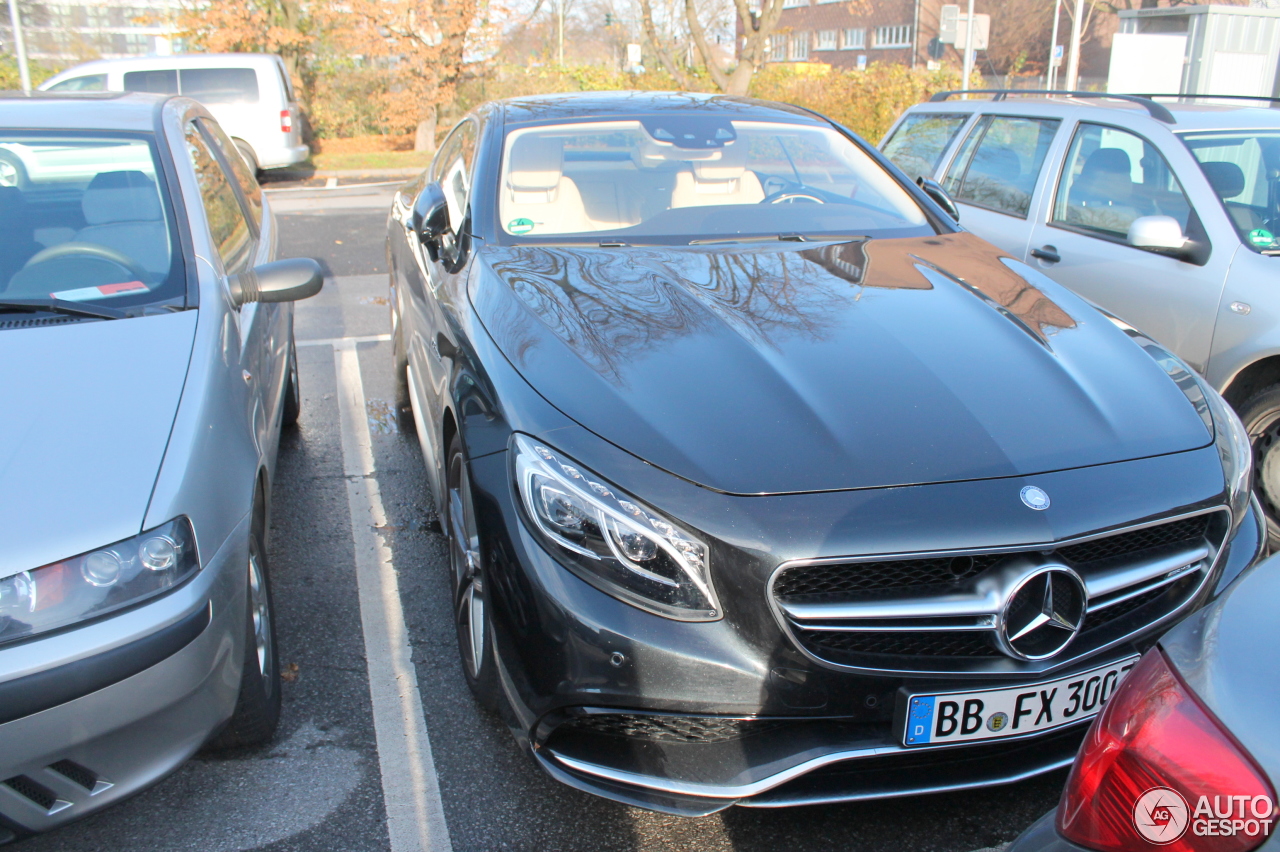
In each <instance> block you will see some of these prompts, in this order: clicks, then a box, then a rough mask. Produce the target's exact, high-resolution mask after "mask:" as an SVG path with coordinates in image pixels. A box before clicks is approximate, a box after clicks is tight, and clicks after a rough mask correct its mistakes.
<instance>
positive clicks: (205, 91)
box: [178, 68, 258, 104]
mask: <svg viewBox="0 0 1280 852" xmlns="http://www.w3.org/2000/svg"><path fill="white" fill-rule="evenodd" d="M178 77H179V82H180V83H181V84H182V94H184V95H186V96H187V97H189V98H195V99H196V100H198V101H199V102H200V103H202V104H256V103H257V102H258V72H256V71H254V70H253V69H252V68H183V69H182V71H181V73H180V74H179V75H178Z"/></svg>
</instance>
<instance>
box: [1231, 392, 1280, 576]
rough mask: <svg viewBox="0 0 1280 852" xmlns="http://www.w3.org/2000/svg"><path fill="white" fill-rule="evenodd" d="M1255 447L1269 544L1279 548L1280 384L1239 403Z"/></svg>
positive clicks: (1257, 481) (1256, 490) (1255, 487)
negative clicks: (1242, 403)
mask: <svg viewBox="0 0 1280 852" xmlns="http://www.w3.org/2000/svg"><path fill="white" fill-rule="evenodd" d="M1240 420H1241V421H1243V422H1244V428H1245V431H1246V432H1248V434H1249V443H1250V444H1251V445H1252V446H1253V490H1254V493H1255V494H1257V495H1258V502H1260V503H1261V504H1262V512H1263V514H1264V515H1266V518H1267V546H1268V549H1269V550H1270V552H1272V553H1275V552H1276V551H1277V550H1280V385H1273V386H1272V387H1269V388H1267V389H1266V390H1264V391H1262V392H1261V393H1258V394H1255V395H1254V396H1253V397H1252V398H1250V399H1249V401H1248V402H1246V403H1245V404H1244V405H1242V406H1240Z"/></svg>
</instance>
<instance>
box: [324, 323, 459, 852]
mask: <svg viewBox="0 0 1280 852" xmlns="http://www.w3.org/2000/svg"><path fill="white" fill-rule="evenodd" d="M385 336H386V335H378V337H379V338H382V337H385ZM359 340H360V338H338V339H335V340H333V341H331V342H332V345H333V354H334V367H335V369H336V370H337V377H338V408H339V411H340V414H341V418H342V463H343V472H344V474H345V475H346V480H347V507H348V509H349V510H350V512H351V533H352V537H353V539H354V543H355V561H356V580H357V584H358V586H359V590H360V623H361V626H362V627H363V631H364V649H365V661H366V664H367V666H368V670H369V697H370V699H371V701H372V704H373V730H374V735H375V737H376V738H377V743H378V766H379V769H380V770H381V772H382V798H383V801H384V803H385V805H386V810H387V833H388V834H389V835H390V838H391V852H452V849H453V845H452V843H451V842H450V840H449V827H448V825H447V824H446V823H445V819H444V807H443V805H442V804H441V801H440V783H439V779H438V778H437V777H436V768H435V762H434V761H433V760H432V757H431V741H430V740H429V739H428V738H427V724H426V721H425V719H424V718H423V713H422V696H421V694H420V693H419V692H418V676H417V673H416V671H415V670H414V667H413V660H412V659H411V656H410V650H409V636H408V632H407V631H406V629H405V624H404V609H403V608H402V606H401V604H400V589H399V584H398V582H397V581H396V571H395V567H394V566H393V565H392V563H391V551H390V549H389V548H388V547H387V544H386V542H385V540H384V539H383V537H382V535H380V534H378V533H376V532H375V531H374V529H375V527H383V526H386V525H387V517H386V512H385V511H384V510H383V506H382V496H381V494H380V492H379V490H378V480H377V479H376V478H374V464H373V444H372V440H371V439H370V435H369V421H368V415H367V414H366V412H365V398H364V382H363V381H362V380H361V378H360V355H359V353H358V352H357V351H356V343H357V342H358V341H359ZM299 344H300V345H301V344H302V341H299Z"/></svg>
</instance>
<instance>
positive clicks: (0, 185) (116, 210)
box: [0, 131, 185, 313]
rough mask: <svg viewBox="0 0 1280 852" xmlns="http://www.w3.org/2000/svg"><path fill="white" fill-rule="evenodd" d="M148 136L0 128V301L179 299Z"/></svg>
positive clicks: (131, 305) (130, 306) (133, 304)
mask: <svg viewBox="0 0 1280 852" xmlns="http://www.w3.org/2000/svg"><path fill="white" fill-rule="evenodd" d="M156 175H157V167H156V157H155V151H154V148H153V145H152V142H151V137H150V136H144V135H141V134H137V135H128V134H120V135H115V134H112V135H109V136H108V135H104V134H93V135H81V134H71V133H66V134H51V133H15V132H13V131H0V302H2V301H5V300H21V299H49V298H54V299H60V300H64V301H68V302H85V303H93V304H100V305H109V306H110V307H112V308H118V309H121V310H124V311H127V312H130V313H133V312H134V309H138V308H141V307H144V306H167V305H177V306H181V305H183V304H184V303H185V282H184V280H183V275H182V270H181V263H180V254H179V253H178V252H177V251H176V250H175V248H174V246H175V239H174V234H173V231H172V227H171V222H172V221H173V220H172V216H171V215H170V213H169V203H168V199H167V197H166V195H165V192H164V190H163V182H162V181H158V180H157V178H156Z"/></svg>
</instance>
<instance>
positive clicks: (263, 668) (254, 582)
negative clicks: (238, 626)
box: [249, 552, 275, 695]
mask: <svg viewBox="0 0 1280 852" xmlns="http://www.w3.org/2000/svg"><path fill="white" fill-rule="evenodd" d="M249 613H250V615H251V617H252V618H253V641H254V644H255V646H256V650H257V656H258V674H259V676H260V677H261V678H262V682H263V687H264V689H265V691H266V694H267V695H270V694H271V692H272V691H273V690H274V689H275V678H273V677H272V676H271V672H270V671H269V669H270V668H271V667H270V665H269V664H268V661H269V660H270V659H271V650H272V649H271V636H272V632H271V601H270V599H269V598H268V597H267V581H266V577H265V576H264V575H263V573H262V565H261V564H260V563H259V561H258V555H257V554H256V553H253V552H250V553H249Z"/></svg>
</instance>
